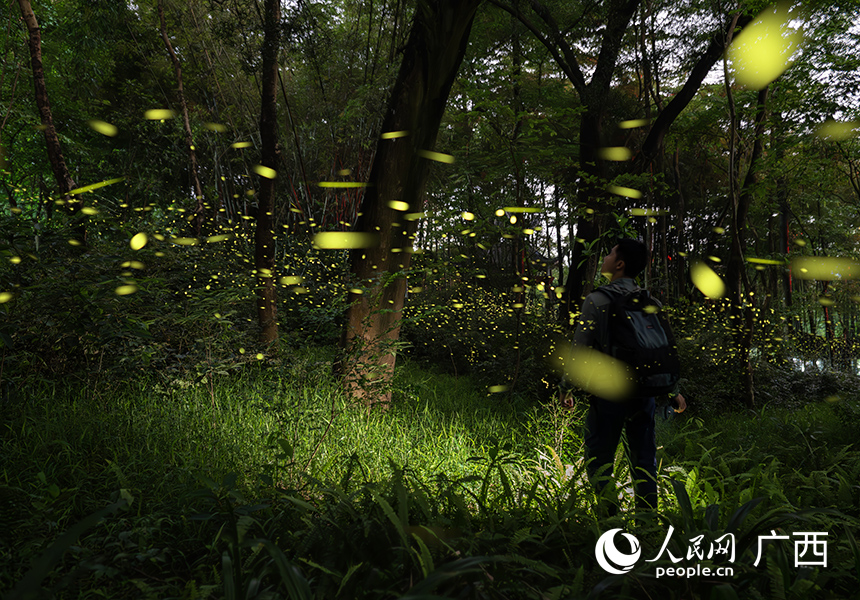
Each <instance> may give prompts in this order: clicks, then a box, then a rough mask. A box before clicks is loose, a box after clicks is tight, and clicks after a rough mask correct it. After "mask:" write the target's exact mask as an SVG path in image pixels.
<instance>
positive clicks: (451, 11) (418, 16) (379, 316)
mask: <svg viewBox="0 0 860 600" xmlns="http://www.w3.org/2000/svg"><path fill="white" fill-rule="evenodd" d="M479 4H480V0H420V1H419V2H418V6H417V7H416V10H415V17H414V22H413V25H412V30H411V32H410V35H409V40H408V41H407V43H406V46H405V47H404V49H403V60H402V62H401V64H400V70H399V72H398V75H397V79H396V81H395V83H394V87H393V90H392V94H391V98H390V100H389V105H388V110H387V112H386V116H385V120H384V121H383V126H382V130H383V132H384V133H388V132H408V135H404V136H401V137H393V138H387V139H380V140H379V142H378V144H377V149H376V155H375V157H374V160H373V166H372V167H371V172H370V177H369V182H368V183H369V185H368V187H367V192H366V194H365V196H364V199H363V200H362V205H361V213H360V214H361V216H360V217H359V220H358V223H357V225H356V227H355V231H358V232H365V233H368V234H371V235H374V236H378V239H377V242H378V243H376V244H374V246H373V247H371V248H362V249H356V250H352V251H351V252H350V268H351V272H352V275H353V277H354V279H355V280H356V281H355V283H357V285H360V286H362V287H363V288H364V289H365V292H364V293H363V294H358V293H355V292H350V296H349V299H350V306H349V309H348V310H347V324H346V327H345V329H344V335H343V340H342V346H343V350H344V354H343V357H342V359H341V363H340V370H341V372H342V374H343V376H344V384H345V386H346V388H347V390H348V392H349V393H350V394H351V395H352V396H353V398H356V399H360V400H362V401H363V402H364V403H365V404H367V405H368V406H371V405H374V404H378V403H381V404H383V405H387V404H388V403H389V402H390V400H391V393H390V390H389V389H388V384H389V383H390V381H391V377H392V375H393V372H394V361H395V353H394V352H395V345H396V343H397V340H398V339H399V336H400V324H401V311H402V309H403V303H404V297H405V292H406V279H405V277H404V275H403V271H404V270H405V269H407V268H408V267H409V263H410V259H411V254H410V253H411V250H412V240H413V238H414V234H415V231H416V229H417V220H415V219H412V220H407V219H406V218H405V216H406V214H408V213H417V212H420V211H421V209H422V205H423V192H424V186H425V184H426V180H427V173H428V159H427V158H426V156H427V155H426V154H424V152H426V151H429V150H432V149H433V147H434V145H435V143H436V136H437V133H438V130H439V124H440V122H441V120H442V114H443V112H444V110H445V105H446V103H447V101H448V95H449V93H450V91H451V86H452V84H453V82H454V78H455V77H456V75H457V71H458V70H459V68H460V63H461V62H462V60H463V56H464V55H465V52H466V45H467V42H468V39H469V33H470V31H471V28H472V21H473V19H474V16H475V11H476V9H477V7H478V5H479ZM401 209H403V210H401Z"/></svg>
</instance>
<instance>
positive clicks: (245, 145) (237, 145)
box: [230, 142, 251, 149]
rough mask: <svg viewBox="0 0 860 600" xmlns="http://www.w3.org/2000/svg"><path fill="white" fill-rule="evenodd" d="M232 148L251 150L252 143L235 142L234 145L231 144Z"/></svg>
mask: <svg viewBox="0 0 860 600" xmlns="http://www.w3.org/2000/svg"><path fill="white" fill-rule="evenodd" d="M230 147H231V148H239V149H241V148H250V147H251V142H235V143H233V144H230Z"/></svg>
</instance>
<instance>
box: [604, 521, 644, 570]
mask: <svg viewBox="0 0 860 600" xmlns="http://www.w3.org/2000/svg"><path fill="white" fill-rule="evenodd" d="M619 531H621V529H620V528H619V529H610V530H609V531H607V532H606V533H604V534H603V535H601V536H600V539H598V540H597V545H596V546H595V547H594V555H595V556H596V557H597V562H598V563H599V564H600V566H601V567H603V570H604V571H606V572H607V573H612V574H613V575H624V574H625V573H627V572H628V571H630V570H631V569H632V568H633V565H635V564H636V561H637V560H639V555H640V554H642V547H641V546H640V545H639V540H637V539H636V538H635V537H634V536H633V535H631V534H629V533H622V534H621V535H623V536H624V537H626V538H627V541H628V542H630V548H631V550H632V551H633V554H624V553H623V552H620V551H619V550H618V548H616V547H615V540H614V538H615V534H616V533H618V532H619Z"/></svg>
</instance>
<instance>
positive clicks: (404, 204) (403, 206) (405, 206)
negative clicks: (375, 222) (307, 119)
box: [388, 200, 409, 212]
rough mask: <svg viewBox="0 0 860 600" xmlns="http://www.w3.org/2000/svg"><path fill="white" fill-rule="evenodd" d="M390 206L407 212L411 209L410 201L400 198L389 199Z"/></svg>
mask: <svg viewBox="0 0 860 600" xmlns="http://www.w3.org/2000/svg"><path fill="white" fill-rule="evenodd" d="M388 208H392V209H394V210H399V211H400V212H406V211H407V210H409V203H407V202H401V201H400V200H389V201H388Z"/></svg>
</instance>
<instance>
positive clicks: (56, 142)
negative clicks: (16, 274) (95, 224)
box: [18, 0, 81, 213]
mask: <svg viewBox="0 0 860 600" xmlns="http://www.w3.org/2000/svg"><path fill="white" fill-rule="evenodd" d="M18 6H19V7H20V8H21V16H22V17H23V19H24V24H25V25H26V26H27V33H28V38H29V45H30V64H31V65H32V67H33V85H34V86H35V89H36V106H37V107H38V109H39V116H40V118H41V121H42V131H43V133H44V136H45V147H46V148H47V150H48V161H49V162H50V163H51V171H52V172H53V173H54V180H55V181H56V182H57V187H58V188H59V191H60V196H61V197H62V198H63V199H64V200H65V202H66V203H67V206H68V208H69V210H70V211H71V212H73V213H74V212H77V210H78V209H80V208H81V207H80V206H78V204H79V202H80V201H79V200H78V199H77V198H71V197H69V192H70V191H71V190H73V189H75V188H76V187H77V185H76V184H75V182H74V180H72V176H71V174H70V173H69V168H68V166H66V160H65V159H64V158H63V151H62V149H61V147H60V139H59V137H57V130H56V129H55V128H54V117H53V115H52V114H51V104H50V102H48V89H47V87H46V86H45V72H44V69H43V67H42V30H41V29H40V28H39V22H38V21H37V20H36V15H35V14H33V8H32V6H31V5H30V0H18Z"/></svg>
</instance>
